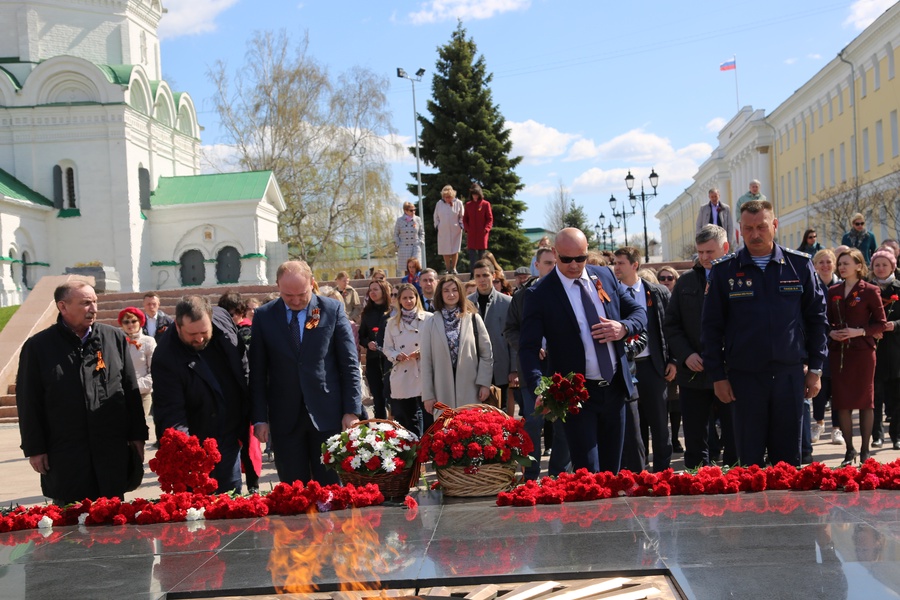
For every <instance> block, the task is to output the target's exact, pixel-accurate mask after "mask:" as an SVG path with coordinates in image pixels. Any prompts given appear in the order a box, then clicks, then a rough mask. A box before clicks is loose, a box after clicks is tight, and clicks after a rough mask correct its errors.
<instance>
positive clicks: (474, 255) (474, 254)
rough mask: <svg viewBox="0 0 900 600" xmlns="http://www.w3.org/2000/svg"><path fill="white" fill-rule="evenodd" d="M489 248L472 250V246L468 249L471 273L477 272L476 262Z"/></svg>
mask: <svg viewBox="0 0 900 600" xmlns="http://www.w3.org/2000/svg"><path fill="white" fill-rule="evenodd" d="M485 252H487V250H472V249H471V248H467V249H466V253H467V254H468V257H469V274H470V275H474V274H475V263H477V262H478V261H479V260H481V258H482V257H483V256H484V253H485Z"/></svg>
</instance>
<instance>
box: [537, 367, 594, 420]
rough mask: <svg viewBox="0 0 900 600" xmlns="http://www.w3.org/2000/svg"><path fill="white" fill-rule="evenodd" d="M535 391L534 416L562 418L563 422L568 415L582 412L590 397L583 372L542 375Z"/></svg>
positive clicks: (547, 418)
mask: <svg viewBox="0 0 900 600" xmlns="http://www.w3.org/2000/svg"><path fill="white" fill-rule="evenodd" d="M534 393H535V395H536V396H537V400H536V401H535V405H534V416H536V417H544V419H546V420H548V421H555V420H557V419H561V420H562V421H563V423H565V421H566V416H567V415H577V414H578V413H579V412H581V407H582V405H583V403H585V402H587V400H588V398H589V397H590V395H589V394H588V391H587V388H585V386H584V375H582V374H581V373H569V374H568V375H566V376H565V377H563V376H562V375H560V374H559V373H554V374H553V375H552V376H551V377H541V382H540V384H538V386H537V388H536V389H535V390H534Z"/></svg>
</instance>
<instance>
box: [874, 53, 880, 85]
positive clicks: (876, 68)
mask: <svg viewBox="0 0 900 600" xmlns="http://www.w3.org/2000/svg"><path fill="white" fill-rule="evenodd" d="M880 87H881V69H880V68H879V66H878V57H877V56H875V55H874V54H873V55H872V91H873V92H877V91H878V88H880Z"/></svg>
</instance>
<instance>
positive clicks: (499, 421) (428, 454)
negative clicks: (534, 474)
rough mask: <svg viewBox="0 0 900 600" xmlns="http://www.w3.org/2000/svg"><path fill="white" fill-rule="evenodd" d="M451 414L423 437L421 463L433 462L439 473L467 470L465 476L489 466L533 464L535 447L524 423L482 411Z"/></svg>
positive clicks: (493, 412) (502, 415)
mask: <svg viewBox="0 0 900 600" xmlns="http://www.w3.org/2000/svg"><path fill="white" fill-rule="evenodd" d="M448 412H452V416H451V417H449V418H444V419H439V420H438V421H436V422H435V425H434V427H433V428H432V429H430V430H429V431H428V432H427V433H426V434H425V435H423V436H422V443H421V444H420V446H419V460H420V461H422V462H425V461H428V460H432V461H434V466H435V467H436V468H437V469H441V468H443V467H453V466H456V467H464V468H465V472H466V473H477V472H478V469H479V468H480V467H481V466H482V465H488V464H506V463H511V462H516V463H518V464H520V465H523V466H527V465H529V464H531V460H532V459H531V456H530V454H531V453H532V452H533V451H534V444H533V443H532V442H531V438H530V437H529V436H528V434H527V433H525V421H524V420H523V419H516V418H513V417H509V416H507V415H506V414H505V413H502V412H500V411H496V410H487V409H485V408H482V407H472V408H463V409H460V410H458V411H448ZM441 423H442V425H441Z"/></svg>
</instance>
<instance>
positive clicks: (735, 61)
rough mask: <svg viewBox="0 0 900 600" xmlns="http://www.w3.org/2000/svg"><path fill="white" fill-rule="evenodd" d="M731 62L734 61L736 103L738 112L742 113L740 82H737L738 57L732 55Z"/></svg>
mask: <svg viewBox="0 0 900 600" xmlns="http://www.w3.org/2000/svg"><path fill="white" fill-rule="evenodd" d="M731 60H733V61H734V102H735V104H736V105H737V111H735V112H741V96H740V94H739V93H738V80H737V55H732V56H731Z"/></svg>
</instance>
